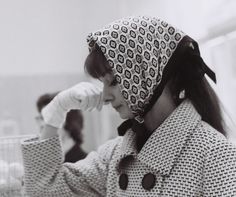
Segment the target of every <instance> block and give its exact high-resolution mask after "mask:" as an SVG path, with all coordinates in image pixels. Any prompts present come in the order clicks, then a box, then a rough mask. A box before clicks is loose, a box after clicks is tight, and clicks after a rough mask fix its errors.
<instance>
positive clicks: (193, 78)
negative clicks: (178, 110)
mask: <svg viewBox="0 0 236 197" xmlns="http://www.w3.org/2000/svg"><path fill="white" fill-rule="evenodd" d="M193 43H195V44H194V45H195V49H194V50H195V51H194V50H193V48H192V47H190V46H193ZM176 50H179V52H180V53H178V54H181V55H177V56H175V59H174V61H172V63H173V62H174V64H176V65H174V66H175V68H176V69H174V72H173V74H172V75H171V78H170V91H171V93H172V95H173V96H174V100H175V102H176V104H177V105H178V104H179V103H180V102H181V99H179V93H180V92H181V91H182V90H185V98H188V99H189V100H191V102H192V103H193V105H194V107H195V108H196V110H197V111H198V113H199V114H200V115H201V117H202V120H203V121H205V122H207V123H209V124H210V125H211V126H212V127H214V128H215V129H216V130H218V131H219V132H220V133H222V134H223V135H226V131H225V129H224V124H225V123H224V120H223V117H222V112H221V108H220V102H219V99H218V97H217V95H216V93H215V91H214V90H213V88H212V87H211V85H210V84H209V83H208V81H207V79H206V78H205V76H204V72H202V70H201V68H202V64H205V63H204V62H203V61H202V59H201V56H200V51H199V49H198V46H197V43H196V42H195V41H194V40H193V39H191V38H190V37H186V38H185V39H183V41H182V43H181V46H180V47H178V49H176ZM196 50H197V53H196ZM196 54H198V55H196Z"/></svg>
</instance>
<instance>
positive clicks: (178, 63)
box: [85, 37, 226, 135]
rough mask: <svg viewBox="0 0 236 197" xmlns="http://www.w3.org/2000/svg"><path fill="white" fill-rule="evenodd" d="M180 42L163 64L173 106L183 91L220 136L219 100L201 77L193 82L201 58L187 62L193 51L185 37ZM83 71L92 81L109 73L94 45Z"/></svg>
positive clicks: (102, 57) (221, 130)
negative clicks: (168, 70)
mask: <svg viewBox="0 0 236 197" xmlns="http://www.w3.org/2000/svg"><path fill="white" fill-rule="evenodd" d="M181 42H182V43H181V46H178V47H177V49H176V51H177V52H179V51H180V53H178V54H180V55H175V57H174V58H172V57H171V58H170V60H169V63H168V64H169V65H168V64H167V67H169V68H170V67H173V71H172V74H170V76H169V81H170V91H171V93H172V95H173V96H174V98H175V102H176V105H179V104H180V103H181V101H182V100H180V99H179V93H180V92H181V91H182V90H185V92H186V98H188V99H190V100H191V102H192V103H193V105H194V107H195V108H196V110H197V111H198V113H199V114H200V115H201V117H202V120H204V121H206V122H207V123H209V124H210V125H211V126H212V127H214V128H215V129H216V130H218V131H219V132H220V133H222V134H223V135H226V131H225V130H224V126H223V125H224V121H223V117H222V113H221V109H220V104H219V99H218V97H217V95H216V93H215V92H214V90H213V89H212V87H211V86H210V84H209V83H208V82H207V80H206V78H205V77H204V75H202V76H200V77H197V78H196V76H198V68H199V67H201V65H199V62H200V61H198V58H201V56H200V52H199V56H198V57H197V58H196V57H193V58H191V51H192V50H193V49H192V48H191V47H190V43H193V42H194V40H192V39H191V38H190V37H186V38H185V39H183V41H181ZM176 51H175V54H176ZM189 55H190V57H189ZM171 64H173V65H171ZM85 70H86V71H87V72H88V73H89V74H90V75H91V76H92V77H94V78H99V77H101V76H104V75H105V74H106V73H108V72H111V68H110V67H109V64H108V61H107V60H106V58H105V56H104V54H103V53H102V51H101V49H100V48H99V47H98V46H97V45H95V47H94V49H93V50H92V51H91V52H90V54H89V55H88V57H87V59H86V61H85ZM170 70H171V69H170Z"/></svg>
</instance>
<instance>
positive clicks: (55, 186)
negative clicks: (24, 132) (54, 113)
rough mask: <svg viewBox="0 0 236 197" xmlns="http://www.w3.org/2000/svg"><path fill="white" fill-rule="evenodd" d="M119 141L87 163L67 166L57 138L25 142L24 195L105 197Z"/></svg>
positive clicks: (90, 155)
mask: <svg viewBox="0 0 236 197" xmlns="http://www.w3.org/2000/svg"><path fill="white" fill-rule="evenodd" d="M119 139H120V138H116V139H114V140H110V141H108V142H107V143H106V144H104V145H102V146H101V147H100V148H99V149H98V151H96V152H95V151H94V152H91V153H90V154H89V155H88V156H87V157H86V158H85V159H84V160H80V161H78V162H76V163H64V164H63V154H62V151H61V146H60V142H59V139H58V137H53V138H49V139H46V140H42V141H39V140H38V139H29V140H26V141H24V142H22V154H23V162H24V168H25V177H24V185H25V192H26V193H27V194H28V195H29V196H32V197H39V196H40V197H42V196H44V197H49V196H50V197H54V196H55V197H58V196H60V197H71V196H91V197H93V196H96V197H97V196H105V194H106V179H107V173H108V165H109V162H110V160H111V157H112V153H113V150H114V148H115V146H116V144H117V143H118V141H119Z"/></svg>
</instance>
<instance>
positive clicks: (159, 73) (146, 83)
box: [87, 16, 185, 123]
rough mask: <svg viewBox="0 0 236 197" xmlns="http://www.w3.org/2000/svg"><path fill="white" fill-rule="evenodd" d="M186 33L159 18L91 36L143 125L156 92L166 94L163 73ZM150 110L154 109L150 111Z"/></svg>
mask: <svg viewBox="0 0 236 197" xmlns="http://www.w3.org/2000/svg"><path fill="white" fill-rule="evenodd" d="M184 37H185V33H183V32H182V31H180V30H178V29H176V28H175V27H173V26H171V25H170V24H168V23H166V22H164V21H162V20H160V19H158V18H155V17H146V16H138V17H129V18H124V19H121V20H118V21H115V22H113V23H110V24H109V25H107V26H105V27H104V28H102V29H100V30H98V31H96V32H93V33H91V34H89V35H88V38H87V41H88V44H89V48H90V50H92V48H93V47H94V44H95V43H96V44H97V45H98V46H99V47H100V49H101V50H102V52H103V53H104V55H105V57H106V59H107V61H108V62H109V64H110V66H111V69H112V72H113V74H114V76H115V77H116V80H117V82H118V84H119V87H120V90H121V93H122V95H123V97H124V99H125V101H126V102H127V104H128V106H129V108H130V109H131V110H132V113H133V114H134V116H135V119H136V120H137V121H138V122H139V123H142V122H143V116H144V114H145V113H146V111H145V110H146V109H147V108H148V105H150V102H151V98H152V97H153V95H154V94H155V91H156V90H157V89H158V88H159V86H160V85H161V84H162V88H161V90H160V91H156V92H158V93H156V94H158V95H156V97H157V98H158V97H159V96H160V95H161V93H162V90H163V83H164V81H165V80H164V77H163V72H164V71H165V70H167V69H165V68H166V66H167V63H168V61H169V60H170V58H171V57H172V55H173V53H174V51H175V50H176V48H177V46H178V44H179V43H180V41H181V40H182V39H183V38H184ZM149 108H150V107H149Z"/></svg>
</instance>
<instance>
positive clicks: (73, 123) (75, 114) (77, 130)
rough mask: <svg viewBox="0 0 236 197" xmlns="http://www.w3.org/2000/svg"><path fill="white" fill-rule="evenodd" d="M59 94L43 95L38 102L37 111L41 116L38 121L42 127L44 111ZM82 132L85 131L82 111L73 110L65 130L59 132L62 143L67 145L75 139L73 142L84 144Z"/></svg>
mask: <svg viewBox="0 0 236 197" xmlns="http://www.w3.org/2000/svg"><path fill="white" fill-rule="evenodd" d="M57 94H58V92H57V93H52V94H49V93H48V94H43V95H41V96H40V97H39V98H38V100H37V102H36V105H37V109H38V112H39V114H40V115H39V116H38V117H37V121H38V123H39V126H40V127H42V122H43V120H42V116H41V111H42V109H43V108H44V107H45V106H46V105H47V104H49V103H50V102H51V101H52V99H53V98H54V97H55V96H56V95H57ZM82 130H83V115H82V113H81V111H80V110H71V111H69V112H68V113H67V116H66V120H65V123H64V125H63V128H62V129H60V130H59V134H60V137H61V140H62V143H66V140H68V139H69V138H71V139H73V141H74V142H75V143H76V144H79V145H80V144H82V142H83V139H82Z"/></svg>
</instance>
